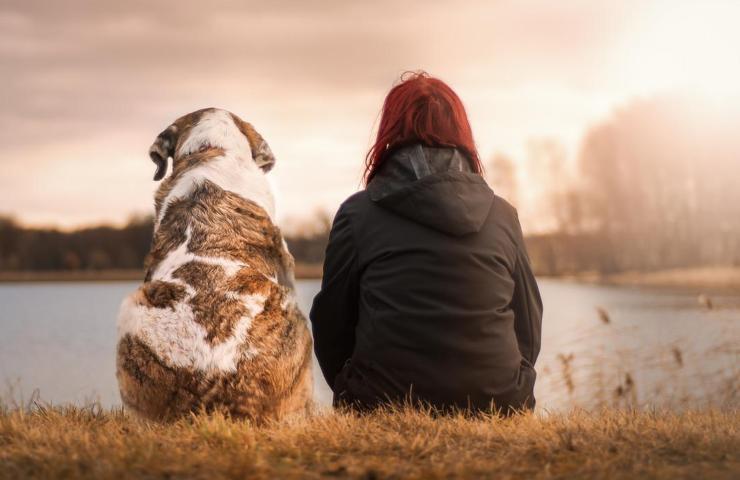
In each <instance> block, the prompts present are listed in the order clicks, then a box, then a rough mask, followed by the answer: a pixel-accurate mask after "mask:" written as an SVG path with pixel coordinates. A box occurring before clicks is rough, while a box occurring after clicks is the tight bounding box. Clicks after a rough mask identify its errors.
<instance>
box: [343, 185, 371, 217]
mask: <svg viewBox="0 0 740 480" xmlns="http://www.w3.org/2000/svg"><path fill="white" fill-rule="evenodd" d="M371 203H372V201H371V200H370V196H369V195H368V194H367V190H360V191H359V192H355V193H353V194H352V195H350V196H349V197H347V199H346V200H344V201H343V202H342V204H341V205H339V209H338V210H337V214H339V213H343V214H356V213H359V212H361V211H363V210H365V209H366V208H367V207H368V206H369V205H370V204H371Z"/></svg>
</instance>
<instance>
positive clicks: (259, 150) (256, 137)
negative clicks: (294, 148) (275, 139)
mask: <svg viewBox="0 0 740 480" xmlns="http://www.w3.org/2000/svg"><path fill="white" fill-rule="evenodd" d="M231 117H232V118H233V119H234V123H235V124H236V126H237V128H239V131H240V132H242V134H243V135H244V136H245V137H247V141H248V142H249V148H250V149H251V150H252V158H253V159H254V163H256V164H257V166H258V167H260V168H261V169H262V170H263V171H264V172H265V173H267V172H269V171H270V170H272V167H274V166H275V155H273V153H272V150H270V146H269V145H268V144H267V142H266V141H265V139H264V138H262V135H260V134H259V133H257V130H255V129H254V127H253V126H252V124H250V123H249V122H245V121H244V120H242V119H241V118H239V117H237V116H236V115H233V114H232V115H231Z"/></svg>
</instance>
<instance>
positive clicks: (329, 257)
mask: <svg viewBox="0 0 740 480" xmlns="http://www.w3.org/2000/svg"><path fill="white" fill-rule="evenodd" d="M481 172H482V168H481V163H480V159H479V157H478V153H477V152H476V149H475V145H474V142H473V135H472V132H471V129H470V125H469V123H468V119H467V116H466V113H465V108H464V107H463V105H462V102H461V101H460V99H459V98H458V97H457V95H456V94H455V93H454V92H453V91H452V89H450V87H449V86H447V85H446V84H445V83H444V82H442V81H440V80H438V79H436V78H432V77H429V76H428V75H426V74H425V73H417V74H413V75H412V76H411V77H409V78H406V79H403V81H402V82H401V83H400V84H399V85H397V86H395V87H394V88H393V89H391V91H390V92H389V93H388V96H387V97H386V99H385V103H384V105H383V112H382V117H381V121H380V126H379V128H378V136H377V140H376V142H375V144H374V145H373V146H372V148H371V149H370V151H369V152H368V155H367V158H366V170H365V185H366V188H365V190H363V191H360V192H358V193H356V194H354V195H352V196H351V197H350V198H348V199H347V200H346V201H345V202H344V203H343V204H342V206H341V207H340V208H339V211H338V212H337V214H336V217H335V219H334V224H333V226H332V229H331V234H330V238H329V244H328V246H327V249H326V260H325V262H324V277H323V281H322V283H321V291H320V292H319V294H318V295H316V298H315V299H314V302H313V308H312V309H311V321H312V324H313V334H314V342H315V350H316V356H317V358H318V361H319V364H320V365H321V369H322V371H323V374H324V377H325V378H326V381H327V382H328V384H329V386H330V387H331V388H332V390H333V391H334V404H335V406H336V405H349V406H352V407H354V408H356V409H358V410H369V409H373V408H374V407H376V406H378V405H380V404H383V403H386V402H392V403H396V402H404V401H407V400H409V399H410V400H411V401H412V402H413V403H414V404H418V403H423V404H427V405H431V406H433V407H435V408H436V409H440V410H449V409H465V410H468V409H469V410H473V411H489V410H490V409H491V408H494V409H496V410H498V411H503V412H504V413H508V412H510V411H512V410H522V409H531V408H533V407H534V403H535V401H534V396H533V387H534V381H535V371H534V368H533V367H534V363H535V361H536V360H537V355H538V353H539V350H540V331H541V325H542V301H541V299H540V294H539V291H538V289H537V283H536V282H535V278H534V275H533V274H532V270H531V267H530V264H529V259H528V257H527V253H526V251H525V248H524V241H523V238H522V231H521V227H520V225H519V220H518V218H517V212H516V210H515V209H514V208H513V207H512V206H511V205H509V204H508V203H506V201H504V200H503V199H502V198H500V197H497V196H496V195H494V193H493V191H492V190H491V189H490V188H489V187H488V185H487V184H486V182H485V181H484V179H483V177H482V176H481Z"/></svg>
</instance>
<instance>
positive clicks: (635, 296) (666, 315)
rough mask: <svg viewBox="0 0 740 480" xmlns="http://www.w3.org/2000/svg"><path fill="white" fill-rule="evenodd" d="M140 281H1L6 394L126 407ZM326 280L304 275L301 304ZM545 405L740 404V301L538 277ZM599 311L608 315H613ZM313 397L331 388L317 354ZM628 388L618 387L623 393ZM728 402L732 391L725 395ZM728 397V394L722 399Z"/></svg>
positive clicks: (323, 398) (0, 349)
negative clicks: (123, 344)
mask: <svg viewBox="0 0 740 480" xmlns="http://www.w3.org/2000/svg"><path fill="white" fill-rule="evenodd" d="M137 285H138V284H137V283H136V282H118V283H117V282H113V283H83V282H81V283H19V284H0V381H4V382H6V384H5V385H4V387H5V388H4V391H5V392H6V396H7V395H8V393H7V392H9V391H10V390H11V389H12V394H11V395H12V396H14V397H15V398H16V399H18V400H20V398H21V397H23V398H25V399H28V398H29V397H30V396H31V395H32V393H33V392H34V390H38V391H39V392H40V396H41V398H42V399H43V400H45V401H50V402H52V403H55V404H60V403H69V402H71V403H77V404H81V403H85V402H89V401H93V400H95V401H99V402H101V403H102V404H103V405H104V406H113V405H119V404H120V398H119V395H118V387H117V384H116V378H115V344H116V326H115V318H116V314H117V310H118V306H119V304H120V302H121V300H122V299H123V297H124V296H125V295H127V294H128V293H129V292H131V291H133V290H135V289H136V288H137ZM318 288H319V282H318V281H316V280H302V281H299V282H298V296H299V303H300V306H301V308H302V309H303V310H304V312H307V311H308V309H309V308H310V304H311V300H312V298H313V296H314V295H315V294H316V292H317V291H318ZM540 288H541V291H542V296H543V301H544V305H545V318H544V327H543V345H542V352H541V355H540V359H539V360H538V362H537V370H538V372H539V377H538V383H537V388H536V396H537V399H538V405H539V406H540V407H543V408H548V409H557V408H561V407H567V406H569V405H572V404H582V405H586V406H587V405H591V404H594V402H597V401H598V402H600V403H602V404H603V403H617V404H619V403H624V402H626V401H633V402H637V403H639V404H649V405H668V406H674V405H698V404H705V403H707V402H710V403H711V402H717V401H719V400H718V399H719V398H720V394H721V395H724V396H729V397H730V398H732V397H733V396H734V398H735V401H737V387H738V381H737V378H738V373H739V372H738V367H737V364H738V356H739V355H740V340H739V339H740V337H739V336H738V334H739V333H740V331H739V328H738V326H739V325H740V322H739V321H738V320H740V298H738V297H737V296H732V295H727V294H725V295H717V296H713V297H712V300H713V303H714V305H715V308H714V309H712V310H708V309H706V308H704V307H702V306H701V305H700V304H699V302H698V301H697V292H691V291H672V290H641V289H637V288H628V287H613V286H598V285H583V284H578V283H571V282H566V281H560V280H547V279H546V280H541V281H540ZM597 308H600V309H602V310H603V311H604V312H606V313H607V316H608V323H605V321H604V318H603V317H602V316H600V315H599V313H598V311H597ZM314 378H315V392H316V398H317V400H318V401H319V402H321V403H323V404H327V403H330V401H331V392H330V391H329V389H328V387H327V385H326V383H325V382H324V380H323V378H322V376H321V372H320V371H319V369H318V366H317V365H316V363H315V361H314ZM620 389H621V390H620ZM722 398H723V399H724V398H725V397H722ZM723 401H725V400H723Z"/></svg>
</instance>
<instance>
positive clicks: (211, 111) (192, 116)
mask: <svg viewBox="0 0 740 480" xmlns="http://www.w3.org/2000/svg"><path fill="white" fill-rule="evenodd" d="M211 149H218V150H222V151H234V152H233V153H238V151H240V150H246V151H249V152H250V154H251V155H250V156H251V158H252V160H253V161H254V163H255V165H256V166H257V167H259V168H261V169H262V170H263V171H264V172H265V173H266V172H268V171H270V169H272V167H273V165H275V156H274V155H273V154H272V151H271V150H270V146H269V145H267V142H265V140H264V139H263V138H262V136H261V135H260V134H259V133H257V131H256V130H255V129H254V127H252V125H251V124H249V123H247V122H245V121H244V120H242V119H241V118H239V117H237V116H236V115H234V114H233V113H230V112H227V111H226V110H220V109H217V108H204V109H202V110H198V111H195V112H193V113H189V114H187V115H183V116H182V117H180V118H178V119H177V120H175V121H174V122H173V123H172V124H171V125H170V126H169V127H167V128H166V129H165V130H164V131H163V132H162V133H160V134H159V135H158V136H157V138H156V139H155V140H154V143H153V144H152V146H151V147H150V148H149V157H150V158H151V159H152V162H154V163H155V164H156V165H157V170H156V172H155V173H154V180H161V179H162V178H163V177H164V175H165V174H166V173H167V160H168V159H169V158H170V157H172V161H173V165H174V167H173V169H175V170H176V166H177V163H178V161H180V160H181V159H183V158H185V157H189V156H192V155H193V154H196V153H199V152H205V151H208V150H211ZM196 160H197V159H196Z"/></svg>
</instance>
